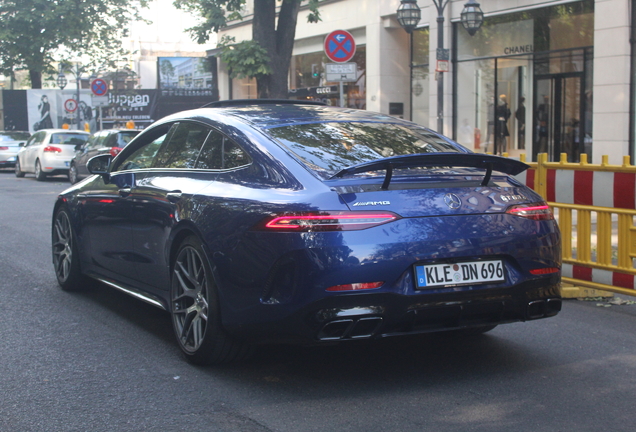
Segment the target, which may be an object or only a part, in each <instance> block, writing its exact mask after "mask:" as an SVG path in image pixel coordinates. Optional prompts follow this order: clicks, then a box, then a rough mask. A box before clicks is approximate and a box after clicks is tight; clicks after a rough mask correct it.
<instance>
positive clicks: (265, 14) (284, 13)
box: [174, 0, 320, 98]
mask: <svg viewBox="0 0 636 432" xmlns="http://www.w3.org/2000/svg"><path fill="white" fill-rule="evenodd" d="M245 3H246V0H175V1H174V4H175V6H176V7H178V8H180V9H184V10H186V11H188V12H191V13H193V14H196V15H198V16H199V17H200V18H201V20H200V21H199V23H198V24H197V25H196V26H194V27H191V28H189V29H188V31H189V32H190V35H191V37H192V38H193V39H194V40H195V41H197V42H198V43H205V42H207V41H208V40H209V38H210V34H211V33H215V32H218V31H219V30H221V29H223V28H224V27H225V26H227V23H228V21H234V20H242V19H243V18H244V17H243V16H242V15H241V12H242V11H243V6H244V5H245ZM253 3H254V15H253V17H252V40H247V41H241V42H238V43H236V41H235V39H234V38H231V37H223V38H221V40H220V41H219V47H220V48H221V54H220V56H219V57H220V58H221V60H222V61H224V62H225V63H227V65H228V70H229V72H230V76H231V77H232V78H256V82H257V85H258V96H259V97H260V98H287V75H288V73H289V64H290V61H291V53H292V49H293V46H294V38H295V35H296V22H297V18H298V11H299V10H300V6H301V3H302V0H279V1H276V0H254V1H253ZM307 4H308V6H309V14H308V16H307V21H308V22H314V23H315V22H318V21H320V13H319V11H318V4H319V0H308V2H307ZM277 16H278V20H277V19H276V18H277Z"/></svg>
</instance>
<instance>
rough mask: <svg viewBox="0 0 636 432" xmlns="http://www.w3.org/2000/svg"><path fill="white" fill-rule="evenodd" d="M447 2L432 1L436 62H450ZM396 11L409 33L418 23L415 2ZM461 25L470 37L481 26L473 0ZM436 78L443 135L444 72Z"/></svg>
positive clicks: (406, 1)
mask: <svg viewBox="0 0 636 432" xmlns="http://www.w3.org/2000/svg"><path fill="white" fill-rule="evenodd" d="M448 1H449V0H433V4H434V5H435V8H436V9H437V55H436V59H437V60H445V61H448V60H450V55H449V50H447V49H444V9H445V8H446V5H447V4H448ZM400 3H401V4H400V7H399V8H398V10H397V16H398V22H399V23H400V25H401V26H402V27H403V28H404V30H406V31H407V32H408V33H411V32H412V31H413V29H415V27H416V26H417V23H418V22H419V21H420V17H421V11H420V8H419V6H418V5H417V0H401V2H400ZM461 17H462V25H463V26H464V28H465V29H466V30H467V31H468V33H469V34H470V35H471V36H472V35H474V34H475V32H476V31H477V30H478V29H479V27H480V26H481V23H482V22H483V20H484V13H483V12H482V11H481V9H480V8H479V3H477V2H475V0H468V2H467V3H466V4H465V5H464V9H463V10H462V13H461ZM436 77H437V131H438V132H439V133H444V72H443V71H438V72H437V74H436Z"/></svg>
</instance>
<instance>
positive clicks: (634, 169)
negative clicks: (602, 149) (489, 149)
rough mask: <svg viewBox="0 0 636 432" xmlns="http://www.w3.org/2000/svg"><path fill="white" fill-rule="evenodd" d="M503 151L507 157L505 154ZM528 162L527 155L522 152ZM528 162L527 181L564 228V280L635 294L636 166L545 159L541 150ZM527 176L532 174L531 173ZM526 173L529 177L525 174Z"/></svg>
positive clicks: (625, 160) (563, 156)
mask: <svg viewBox="0 0 636 432" xmlns="http://www.w3.org/2000/svg"><path fill="white" fill-rule="evenodd" d="M504 156H507V155H505V154H504ZM520 159H521V161H522V162H526V160H525V159H526V155H525V154H522V155H521V157H520ZM537 159H538V160H537V162H526V163H527V164H528V165H530V170H533V171H534V177H533V178H534V183H533V184H529V186H531V187H533V189H534V190H535V191H536V192H537V193H539V195H541V196H542V197H543V198H544V199H545V200H546V201H547V202H548V204H549V205H550V206H551V207H552V209H553V210H554V212H555V217H556V218H557V220H558V223H559V227H560V229H561V233H562V238H563V241H562V247H563V278H562V279H563V281H564V282H566V283H571V284H573V285H576V286H583V287H589V288H594V289H600V290H604V291H610V292H616V293H621V294H627V295H631V296H635V295H636V290H635V289H634V287H635V286H636V285H635V283H634V280H635V279H636V268H635V267H634V258H636V226H634V218H635V217H636V203H635V201H636V197H634V196H635V195H636V192H635V191H636V186H635V184H636V166H633V165H631V164H630V163H629V156H625V157H624V158H623V164H622V165H610V164H609V163H608V157H607V156H603V157H602V161H601V163H600V164H590V163H588V162H587V155H586V154H582V155H581V162H579V163H568V162H567V155H566V154H565V153H562V154H561V160H560V161H559V162H548V155H547V154H539V155H538V158H537ZM530 177H531V176H530ZM526 178H529V177H526Z"/></svg>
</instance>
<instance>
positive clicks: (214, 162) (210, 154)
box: [197, 131, 224, 169]
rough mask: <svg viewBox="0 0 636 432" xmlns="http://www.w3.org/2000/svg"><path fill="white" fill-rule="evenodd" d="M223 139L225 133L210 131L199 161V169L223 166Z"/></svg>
mask: <svg viewBox="0 0 636 432" xmlns="http://www.w3.org/2000/svg"><path fill="white" fill-rule="evenodd" d="M223 139H224V137H223V135H221V134H220V133H219V132H217V131H212V132H210V135H209V136H208V140H207V141H206V142H205V146H204V147H203V150H201V155H200V156H199V161H198V162H197V168H198V169H221V167H222V166H223V157H222V155H221V149H222V148H223Z"/></svg>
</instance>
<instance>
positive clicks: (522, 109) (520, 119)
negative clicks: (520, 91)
mask: <svg viewBox="0 0 636 432" xmlns="http://www.w3.org/2000/svg"><path fill="white" fill-rule="evenodd" d="M525 101H526V98H524V97H521V98H519V107H518V108H517V111H515V118H516V119H517V139H518V140H519V141H517V148H519V149H525V148H526V145H525V144H526V106H525V105H524V102H525Z"/></svg>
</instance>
